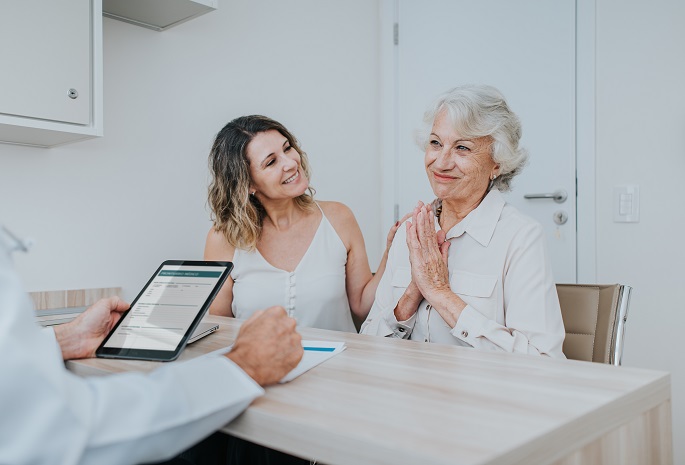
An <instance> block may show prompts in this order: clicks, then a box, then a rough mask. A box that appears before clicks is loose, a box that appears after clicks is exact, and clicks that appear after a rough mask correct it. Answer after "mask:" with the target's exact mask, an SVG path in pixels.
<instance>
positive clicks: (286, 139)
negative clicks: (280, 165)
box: [260, 137, 290, 166]
mask: <svg viewBox="0 0 685 465" xmlns="http://www.w3.org/2000/svg"><path fill="white" fill-rule="evenodd" d="M288 144H290V141H289V140H288V138H287V137H286V138H285V141H283V145H281V147H285V146H286V145H288ZM273 154H274V153H273V152H271V153H269V154H267V155H266V156H265V157H264V158H262V162H261V163H260V165H262V166H263V165H264V162H265V161H266V160H267V159H268V158H269V157H270V156H271V155H273Z"/></svg>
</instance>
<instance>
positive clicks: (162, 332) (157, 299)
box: [96, 260, 233, 361]
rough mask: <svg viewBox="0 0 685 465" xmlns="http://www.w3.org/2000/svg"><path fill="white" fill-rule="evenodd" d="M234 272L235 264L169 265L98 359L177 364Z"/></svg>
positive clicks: (147, 288)
mask: <svg viewBox="0 0 685 465" xmlns="http://www.w3.org/2000/svg"><path fill="white" fill-rule="evenodd" d="M232 268H233V264H232V263H230V262H207V261H181V260H168V261H165V262H164V263H162V264H161V265H160V267H159V268H158V269H157V271H156V272H155V273H154V274H153V276H152V277H151V278H150V280H149V281H148V282H147V284H146V285H145V287H144V288H143V290H142V291H141V292H140V294H138V296H137V297H136V298H135V300H134V301H133V302H132V303H131V308H130V309H129V310H128V311H127V312H126V313H125V314H124V315H123V316H122V318H121V319H120V320H119V322H118V324H117V325H116V326H115V327H114V328H113V329H112V331H111V332H110V334H109V335H108V336H107V337H106V338H105V339H104V341H103V342H102V344H101V345H100V347H99V348H98V349H97V351H96V355H97V356H98V357H104V358H127V359H140V360H157V361H170V360H175V359H176V358H177V357H178V356H179V355H180V353H181V351H182V350H183V348H184V347H185V346H186V344H187V342H188V339H189V338H190V336H191V335H192V334H193V331H194V330H195V328H196V326H197V325H198V323H199V322H200V320H201V319H202V317H203V316H204V315H205V313H206V312H207V309H209V305H210V304H211V303H212V300H213V299H214V297H215V296H216V294H217V293H218V292H219V289H221V285H222V284H223V283H224V281H225V280H226V278H227V277H228V275H229V273H230V271H231V269H232Z"/></svg>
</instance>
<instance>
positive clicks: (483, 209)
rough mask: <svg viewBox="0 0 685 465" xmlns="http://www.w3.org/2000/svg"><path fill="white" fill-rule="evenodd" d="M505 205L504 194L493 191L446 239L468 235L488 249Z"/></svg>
mask: <svg viewBox="0 0 685 465" xmlns="http://www.w3.org/2000/svg"><path fill="white" fill-rule="evenodd" d="M505 203H506V202H505V201H504V197H503V196H502V193H501V192H500V191H498V190H497V189H492V190H491V191H490V192H488V195H486V196H485V198H484V199H483V201H482V202H481V203H480V205H478V206H477V207H476V208H475V209H474V210H473V211H472V212H471V213H469V214H468V215H466V218H464V219H463V220H461V221H460V222H459V223H457V224H455V225H454V226H453V227H452V229H450V230H449V231H448V232H447V236H446V238H447V239H452V238H453V237H459V236H461V235H462V234H464V233H468V235H469V236H471V237H473V238H474V239H475V240H476V241H477V242H478V243H479V244H480V245H482V246H483V247H487V246H488V244H490V240H491V239H492V235H493V234H494V233H495V226H497V222H498V221H499V217H500V215H501V214H502V209H503V208H504V204H505Z"/></svg>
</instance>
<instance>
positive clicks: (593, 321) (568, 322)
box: [557, 284, 632, 366]
mask: <svg viewBox="0 0 685 465" xmlns="http://www.w3.org/2000/svg"><path fill="white" fill-rule="evenodd" d="M631 290H632V288H631V287H630V286H624V285H621V284H557V294H558V295H559V304H560V305H561V316H562V318H563V320H564V327H565V329H566V339H565V340H564V345H563V349H562V350H563V352H564V354H565V355H566V357H567V358H569V359H573V360H585V361H588V362H598V363H609V364H612V365H616V366H618V365H620V364H621V357H622V355H623V336H624V331H625V324H626V319H627V317H628V305H629V303H630V292H631Z"/></svg>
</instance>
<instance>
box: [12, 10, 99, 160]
mask: <svg viewBox="0 0 685 465" xmlns="http://www.w3.org/2000/svg"><path fill="white" fill-rule="evenodd" d="M0 43H2V44H3V45H2V47H0V63H2V73H0V142H9V143H15V144H24V145H35V146H41V147H52V146H55V145H60V144H65V143H68V142H74V141H76V140H81V139H86V138H91V137H97V136H101V135H102V10H101V5H100V1H99V0H69V1H67V2H56V1H54V0H31V1H25V0H5V1H3V11H2V15H0Z"/></svg>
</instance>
